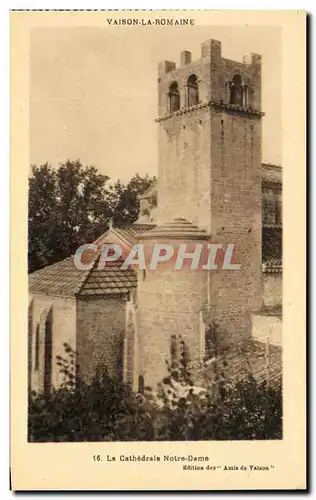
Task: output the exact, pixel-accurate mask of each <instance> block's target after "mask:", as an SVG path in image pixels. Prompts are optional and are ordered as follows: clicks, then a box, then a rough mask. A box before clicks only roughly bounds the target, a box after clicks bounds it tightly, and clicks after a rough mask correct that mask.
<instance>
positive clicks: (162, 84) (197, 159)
mask: <svg viewBox="0 0 316 500" xmlns="http://www.w3.org/2000/svg"><path fill="white" fill-rule="evenodd" d="M263 119H264V113H263V110H262V109H261V56H260V55H257V54H252V55H251V57H250V59H249V60H247V61H246V60H245V61H244V62H243V63H241V62H236V61H231V60H229V59H226V58H223V57H222V53H221V42H219V41H217V40H209V41H207V42H205V43H203V44H202V45H201V54H200V58H199V59H198V60H197V61H192V60H191V53H190V52H188V51H184V52H182V53H181V64H180V66H179V67H177V66H176V64H175V63H174V62H172V61H163V62H161V63H160V64H159V66H158V116H157V118H156V122H157V127H158V128H159V135H158V141H159V147H158V154H159V163H158V180H157V183H156V184H155V185H153V186H151V188H150V189H149V190H148V191H147V192H146V193H144V194H143V195H142V196H141V197H140V216H139V220H138V221H137V222H135V223H134V224H130V225H127V226H124V227H123V226H119V227H111V228H110V229H109V230H108V231H107V232H106V233H105V234H104V235H102V236H101V237H100V238H99V239H98V240H97V242H96V243H97V244H98V245H100V244H102V243H118V244H120V245H122V246H124V248H127V249H128V248H132V247H133V245H135V244H137V243H142V244H143V245H144V247H145V249H148V250H150V249H151V248H152V247H153V245H155V244H156V243H164V244H166V243H168V244H171V245H172V246H173V247H174V248H177V247H179V245H180V244H181V243H188V244H191V243H197V242H200V243H206V244H208V243H218V244H223V245H227V244H228V243H233V244H234V245H235V247H236V249H237V258H238V263H240V265H241V267H240V270H238V271H237V270H235V271H232V270H224V269H222V270H221V271H220V272H214V271H212V270H210V271H201V270H196V271H194V270H191V269H190V268H189V267H185V268H184V269H181V271H177V270H175V269H174V268H172V266H170V263H167V262H166V263H163V264H162V265H159V266H158V267H157V269H156V270H152V271H151V270H148V271H147V270H146V271H143V270H139V271H136V270H135V269H133V268H129V269H125V270H124V269H122V268H121V265H120V263H119V262H117V263H116V264H115V265H111V266H105V267H104V268H103V269H98V266H97V261H96V262H95V264H94V265H93V267H92V269H90V270H88V271H82V270H79V269H77V268H76V267H75V265H74V262H73V258H72V257H69V258H68V259H65V260H64V261H62V262H58V263H56V264H53V265H51V266H48V267H46V268H44V269H41V270H39V271H36V272H34V273H32V274H31V275H30V276H29V386H30V388H32V389H34V390H44V391H50V390H51V388H52V387H53V386H55V387H58V385H60V383H61V375H60V373H59V372H58V369H57V368H58V367H57V366H56V361H55V360H56V356H63V354H64V353H63V344H64V343H68V344H69V345H71V347H72V348H73V349H74V350H75V351H76V352H77V357H78V359H77V362H78V365H79V367H80V368H79V369H80V373H81V374H82V376H84V377H87V378H89V377H91V376H92V375H93V374H94V372H95V370H96V367H97V366H100V365H102V366H106V367H107V369H108V371H109V374H110V375H111V376H119V377H120V378H121V379H122V380H124V381H126V382H128V383H130V384H131V386H132V387H133V388H134V389H135V390H138V388H139V387H143V386H144V384H146V385H149V386H151V387H154V386H155V385H156V384H157V382H159V381H160V380H161V379H162V378H163V376H164V375H165V373H166V363H165V361H166V359H168V356H169V351H170V339H171V336H172V335H178V334H181V336H182V338H183V339H184V341H185V342H186V344H187V346H188V349H189V354H190V358H191V360H192V362H196V363H197V364H198V363H202V362H203V360H205V358H206V356H207V341H208V339H207V335H208V332H209V331H210V325H216V332H217V336H216V339H217V340H216V342H217V343H218V346H219V348H221V347H222V348H223V349H224V348H225V349H229V348H230V349H231V348H234V346H236V345H240V344H241V343H243V344H245V343H246V344H247V343H253V344H256V345H259V346H264V345H265V343H267V342H268V343H269V345H270V346H271V348H272V349H274V348H275V349H280V346H281V331H282V169H281V167H280V166H277V165H271V164H268V163H263V162H262V159H261V142H262V120H263Z"/></svg>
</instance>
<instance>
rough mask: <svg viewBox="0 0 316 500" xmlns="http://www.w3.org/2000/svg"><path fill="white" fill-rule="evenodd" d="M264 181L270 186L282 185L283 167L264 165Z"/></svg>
mask: <svg viewBox="0 0 316 500" xmlns="http://www.w3.org/2000/svg"><path fill="white" fill-rule="evenodd" d="M261 172H262V177H261V178H262V181H263V182H266V183H268V184H282V167H281V166H280V165H272V164H271V163H262V168H261Z"/></svg>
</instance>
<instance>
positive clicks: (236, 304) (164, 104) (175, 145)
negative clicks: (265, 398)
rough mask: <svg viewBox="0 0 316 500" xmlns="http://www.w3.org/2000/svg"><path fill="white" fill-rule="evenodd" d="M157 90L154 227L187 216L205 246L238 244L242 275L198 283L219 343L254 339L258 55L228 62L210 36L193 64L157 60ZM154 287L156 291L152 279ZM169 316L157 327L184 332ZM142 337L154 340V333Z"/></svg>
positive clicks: (219, 275) (185, 57) (214, 274)
mask: <svg viewBox="0 0 316 500" xmlns="http://www.w3.org/2000/svg"><path fill="white" fill-rule="evenodd" d="M158 94H159V97H158V108H159V109H158V118H157V119H156V121H157V122H158V124H159V125H158V126H159V167H158V213H157V222H158V227H161V226H164V225H165V224H167V225H168V224H169V223H170V221H172V220H174V219H175V218H182V219H185V220H186V221H188V222H189V223H191V224H193V225H194V226H196V227H198V228H199V229H200V230H202V231H205V233H206V234H207V235H208V242H211V243H220V244H223V246H224V248H225V245H227V244H234V245H235V251H234V259H236V262H237V263H238V264H240V265H241V268H240V270H221V269H219V270H218V271H201V270H198V271H195V272H197V273H208V276H207V279H206V281H205V280H204V277H203V279H201V282H203V283H206V297H205V306H203V308H204V309H205V311H206V316H209V317H211V318H212V320H213V321H215V323H216V324H217V326H218V330H219V338H220V342H221V343H222V344H223V345H224V344H229V343H236V342H237V341H239V340H241V339H245V338H247V337H248V336H249V335H250V333H251V313H252V312H253V311H255V310H256V309H259V308H260V306H261V118H262V116H263V113H262V112H261V56H259V55H257V54H251V57H250V58H249V60H248V61H246V60H245V61H244V62H243V63H241V62H236V61H231V60H229V59H226V58H223V57H222V54H221V42H219V41H217V40H208V41H207V42H205V43H202V46H201V54H200V58H199V59H198V60H196V61H192V60H191V53H190V52H188V51H184V52H182V53H181V64H180V66H179V67H176V64H175V63H174V62H170V61H163V62H161V63H160V64H159V67H158ZM153 236H155V234H154V233H153ZM170 239H172V238H171V235H170ZM149 240H150V234H148V238H146V241H147V242H148V241H149ZM176 275H177V271H175V277H174V283H175V282H176ZM156 276H157V280H158V279H159V273H158V271H157V272H156ZM189 281H190V280H189ZM193 281H194V280H193ZM151 283H152V285H151V286H152V291H153V292H154V291H155V276H154V275H153V276H152V277H151ZM147 293H148V290H147ZM156 293H157V297H156V299H157V301H159V297H158V295H159V294H162V293H164V292H163V290H162V289H160V288H159V287H157V288H156ZM185 293H186V296H187V295H188V294H189V290H186V292H185ZM152 300H153V308H154V307H155V306H154V302H155V300H154V296H152ZM141 302H142V301H141V300H140V310H141ZM185 302H186V301H182V302H181V300H179V310H178V313H177V317H178V318H179V316H181V314H182V313H183V318H185V315H186V313H187V305H186V307H184V308H183V311H182V309H181V303H185ZM173 305H174V307H176V305H175V304H174V301H173ZM194 310H195V311H196V313H197V314H200V312H199V311H197V310H196V308H195V309H194ZM181 311H182V313H181ZM147 313H148V311H147ZM204 316H205V315H204ZM171 318H172V316H170V315H169V316H168V315H166V317H165V318H161V319H160V321H161V323H162V324H163V329H162V328H161V330H163V331H164V332H166V330H168V331H170V335H171V334H174V333H181V332H177V331H176V329H177V325H176V323H175V322H174V321H173V320H172V319H171ZM158 323H159V322H158V321H156V323H155V329H156V330H157V331H156V332H155V337H156V338H157V336H158V337H159V332H158V330H159V328H160V327H159V324H158ZM182 323H183V322H182ZM197 324H198V322H197V321H196V325H197ZM195 330H196V331H195V333H194V332H193V331H191V333H190V343H191V346H192V345H193V343H194V341H193V340H192V339H193V338H194V336H195V339H196V345H197V346H198V345H200V340H201V339H200V335H201V334H200V330H198V327H197V326H196V329H195ZM144 334H145V332H144ZM161 334H163V335H165V333H161ZM146 335H147V339H146V343H147V344H148V343H149V344H150V338H149V337H148V336H150V329H147V332H146ZM149 344H148V345H149ZM153 348H154V343H153ZM197 349H199V348H198V347H197ZM149 368H150V367H149V366H147V368H146V370H147V371H148V370H149ZM155 369H157V366H156V368H155Z"/></svg>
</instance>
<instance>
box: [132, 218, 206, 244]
mask: <svg viewBox="0 0 316 500" xmlns="http://www.w3.org/2000/svg"><path fill="white" fill-rule="evenodd" d="M208 237H209V236H208V235H207V233H206V231H205V230H204V229H200V228H199V227H197V226H195V225H194V224H192V223H191V222H189V221H187V220H186V219H183V218H181V217H175V218H174V219H172V220H171V221H170V222H165V223H164V224H161V226H156V227H154V228H153V229H151V230H150V231H147V232H146V233H144V234H143V235H142V239H146V238H172V239H176V238H180V239H186V238H187V239H194V240H197V239H207V238H208Z"/></svg>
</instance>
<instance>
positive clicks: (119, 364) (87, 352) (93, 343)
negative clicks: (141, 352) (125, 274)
mask: <svg viewBox="0 0 316 500" xmlns="http://www.w3.org/2000/svg"><path fill="white" fill-rule="evenodd" d="M125 307H126V302H125V301H124V300H123V299H122V298H121V297H119V296H118V297H116V296H112V297H105V298H88V299H83V298H78V300H77V353H78V358H77V362H78V364H79V371H80V374H81V375H82V376H83V377H84V378H86V379H91V377H92V376H93V375H94V373H95V370H96V369H97V367H98V366H100V367H104V368H107V369H108V372H109V375H110V376H112V377H115V376H116V375H117V374H118V375H119V376H121V375H122V370H123V344H124V332H125V321H126V319H125Z"/></svg>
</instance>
